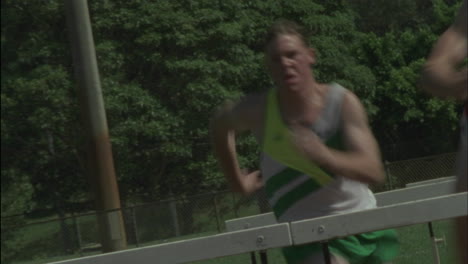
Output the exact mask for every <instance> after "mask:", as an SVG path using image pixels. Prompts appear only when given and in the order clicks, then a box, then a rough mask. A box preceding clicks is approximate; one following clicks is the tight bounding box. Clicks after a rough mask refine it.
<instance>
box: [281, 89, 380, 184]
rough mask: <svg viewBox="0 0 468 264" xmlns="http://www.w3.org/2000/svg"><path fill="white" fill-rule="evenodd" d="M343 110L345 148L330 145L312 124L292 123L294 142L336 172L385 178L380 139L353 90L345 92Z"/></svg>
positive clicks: (313, 159)
mask: <svg viewBox="0 0 468 264" xmlns="http://www.w3.org/2000/svg"><path fill="white" fill-rule="evenodd" d="M342 113H343V115H342V117H343V123H344V128H343V130H344V140H345V144H346V151H339V150H335V149H331V148H329V147H327V146H326V145H325V144H323V143H322V142H321V140H320V139H319V137H318V136H317V135H316V134H315V133H314V132H312V131H311V130H310V128H308V127H305V126H303V125H298V124H292V125H290V126H289V128H290V130H291V133H292V141H293V143H294V144H295V146H296V148H297V149H298V150H299V151H300V152H301V153H302V154H303V155H304V156H305V157H306V158H307V159H309V160H310V161H311V162H314V163H316V164H317V165H319V166H321V167H322V168H324V169H326V170H327V171H330V172H331V173H333V174H336V175H340V176H343V177H346V178H350V179H353V180H356V181H360V182H364V183H381V182H383V181H384V180H385V175H384V173H383V168H382V163H381V161H380V152H379V148H378V145H377V142H376V140H375V139H374V136H373V135H372V132H371V131H370V129H369V125H368V123H367V116H366V113H365V111H364V107H363V106H362V105H361V103H360V102H359V99H358V98H357V97H356V96H355V95H354V94H352V93H351V92H348V93H347V94H346V95H345V99H344V103H343V109H342Z"/></svg>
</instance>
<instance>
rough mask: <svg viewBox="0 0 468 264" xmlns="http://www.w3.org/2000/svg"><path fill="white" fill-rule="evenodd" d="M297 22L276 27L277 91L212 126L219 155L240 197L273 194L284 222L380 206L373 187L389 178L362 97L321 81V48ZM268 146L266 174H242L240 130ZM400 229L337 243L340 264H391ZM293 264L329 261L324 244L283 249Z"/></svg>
mask: <svg viewBox="0 0 468 264" xmlns="http://www.w3.org/2000/svg"><path fill="white" fill-rule="evenodd" d="M301 32H302V30H301V28H300V27H299V26H298V25H296V24H295V23H293V22H289V21H279V22H277V23H275V24H274V25H273V26H272V27H271V29H270V31H269V33H268V35H267V39H266V48H265V53H266V61H267V66H268V70H269V72H270V74H271V77H272V78H273V80H274V82H275V85H276V88H274V89H270V90H269V91H267V92H265V93H263V94H257V95H249V96H247V97H246V98H245V99H243V100H241V101H240V102H238V103H235V104H225V105H224V106H222V107H221V109H220V110H219V111H218V112H217V114H215V116H214V118H213V120H212V123H211V129H212V135H213V141H214V151H215V155H216V156H217V158H218V160H219V163H220V165H221V169H222V172H223V173H224V175H225V176H226V178H227V179H228V181H229V182H230V184H231V186H232V189H233V190H234V191H237V192H240V193H243V194H250V193H253V192H255V191H257V190H258V189H259V188H265V191H266V193H267V195H268V198H269V202H270V204H271V207H272V208H273V211H274V214H275V215H276V218H277V220H278V222H290V221H297V220H301V219H307V218H313V217H320V216H325V215H332V214H339V213H347V212H353V211H359V210H365V209H370V208H375V207H376V200H375V197H374V195H373V194H372V192H371V191H370V190H369V188H368V186H367V184H369V183H382V182H383V181H384V180H385V176H384V172H383V167H382V163H381V160H380V151H379V149H378V145H377V143H376V140H375V138H374V136H373V134H372V132H371V130H370V128H369V125H368V120H367V115H366V113H365V110H364V107H363V106H362V104H361V102H360V101H359V99H358V98H357V97H356V95H354V94H353V93H352V92H351V91H349V90H347V89H345V88H343V87H342V86H340V85H339V84H337V83H331V84H325V83H319V82H317V81H316V80H315V78H314V75H313V71H312V66H313V65H314V64H315V60H316V57H315V50H314V49H313V48H311V47H309V46H308V45H307V43H306V41H305V37H304V35H303V34H302V33H301ZM243 130H250V131H251V132H252V133H253V134H254V136H255V137H256V139H257V140H258V142H259V144H260V145H261V146H262V151H263V154H262V157H261V164H260V167H261V168H260V171H254V172H251V173H242V170H241V168H240V167H239V164H238V160H237V152H236V147H235V134H236V132H239V131H243ZM398 248H399V245H398V242H397V238H396V235H395V232H394V231H393V230H384V231H378V232H371V233H366V234H360V235H356V236H350V237H347V238H343V239H336V240H333V241H330V242H329V249H330V252H331V260H332V263H334V264H338V263H339V264H345V263H346V264H348V263H349V264H354V263H375V264H378V263H387V262H388V261H391V259H392V258H393V257H394V256H395V255H396V254H397V252H398ZM283 253H284V256H285V258H286V259H287V261H288V263H289V264H292V263H301V264H305V263H314V264H316V263H324V256H323V253H322V251H321V246H320V244H309V245H303V246H294V247H289V248H285V249H283Z"/></svg>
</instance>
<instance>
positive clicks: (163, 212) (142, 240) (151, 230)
mask: <svg viewBox="0 0 468 264" xmlns="http://www.w3.org/2000/svg"><path fill="white" fill-rule="evenodd" d="M455 156H456V154H455V153H447V154H442V155H437V156H430V157H424V158H420V159H412V160H405V161H398V162H392V163H387V164H385V169H386V173H387V178H388V180H387V183H386V184H385V185H382V186H376V187H372V189H373V190H374V192H379V191H386V190H392V189H397V188H403V187H405V185H406V184H407V183H411V182H418V181H423V180H429V179H434V178H440V177H446V176H452V175H454V173H453V172H454V164H455ZM269 211H271V209H270V207H269V205H268V202H267V199H266V196H265V194H264V193H263V192H259V193H257V194H256V195H253V196H250V197H242V196H240V195H236V194H233V193H232V192H229V191H220V192H213V193H208V194H202V195H197V196H191V197H186V198H182V199H173V200H166V201H160V202H155V203H148V204H142V205H135V206H131V207H127V208H123V209H122V215H123V218H124V223H125V230H126V232H127V242H128V247H129V248H133V247H141V246H147V245H153V244H158V243H166V242H171V241H176V240H182V239H188V238H193V237H199V236H206V235H213V234H217V233H220V232H223V231H224V230H225V226H224V223H225V221H226V220H229V219H233V218H238V217H245V216H250V215H255V214H259V213H265V212H269ZM4 221H6V222H8V225H6V224H5V223H6V222H5V223H2V259H3V260H2V263H45V262H50V261H55V260H60V259H67V258H73V257H80V256H87V255H92V254H99V253H100V252H101V247H100V244H99V235H98V229H97V227H98V223H97V216H96V213H95V212H89V213H86V214H80V215H67V216H66V217H62V218H60V219H56V218H55V219H50V220H47V219H46V220H44V221H41V222H31V223H28V222H27V219H26V220H25V219H24V216H17V219H12V218H8V219H3V218H2V222H4ZM21 223H22V224H21ZM425 228H426V227H425V226H424V225H418V226H414V227H411V226H410V227H405V228H400V230H403V231H402V232H400V233H401V234H402V241H403V242H402V248H403V250H402V254H400V257H399V261H397V262H396V263H415V262H411V259H413V260H414V258H413V257H411V255H414V254H423V255H424V254H425V255H429V256H430V255H431V245H430V244H428V245H426V244H427V243H426V242H427V241H429V240H428V239H429V238H428V235H427V232H426V231H424V229H425ZM419 229H421V230H419ZM408 230H409V231H408ZM436 230H442V231H441V234H440V236H441V238H444V239H443V241H444V243H441V244H440V246H441V248H442V249H443V250H445V251H447V250H446V248H447V241H448V239H446V238H447V237H448V236H449V235H448V233H447V232H448V230H451V228H447V224H446V223H445V222H444V223H441V224H437V225H436ZM411 233H414V234H413V235H410V236H408V234H411ZM418 241H420V242H421V243H420V242H418ZM422 241H426V242H422ZM5 243H14V247H12V246H9V247H8V249H9V250H10V252H4V248H3V245H4V244H5ZM445 251H444V252H445ZM4 254H5V255H7V254H9V257H5V258H4V257H3V255H4ZM447 254H448V253H447ZM271 263H275V262H271ZM443 263H444V262H443ZM447 263H448V262H447Z"/></svg>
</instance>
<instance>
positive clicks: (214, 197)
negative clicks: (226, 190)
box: [213, 193, 221, 233]
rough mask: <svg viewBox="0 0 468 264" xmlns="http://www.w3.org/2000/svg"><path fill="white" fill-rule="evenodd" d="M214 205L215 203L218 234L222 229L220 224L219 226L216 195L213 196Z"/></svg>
mask: <svg viewBox="0 0 468 264" xmlns="http://www.w3.org/2000/svg"><path fill="white" fill-rule="evenodd" d="M213 203H214V207H215V214H216V226H217V227H218V233H221V228H220V224H219V210H218V203H217V202H216V193H214V194H213Z"/></svg>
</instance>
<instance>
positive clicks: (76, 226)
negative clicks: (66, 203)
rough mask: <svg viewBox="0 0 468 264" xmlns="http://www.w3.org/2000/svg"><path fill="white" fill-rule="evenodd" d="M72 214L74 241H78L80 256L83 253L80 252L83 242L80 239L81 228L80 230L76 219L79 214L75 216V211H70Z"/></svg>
mask: <svg viewBox="0 0 468 264" xmlns="http://www.w3.org/2000/svg"><path fill="white" fill-rule="evenodd" d="M72 216H73V226H74V227H75V235H76V242H77V243H78V254H79V255H80V256H82V255H83V254H82V253H81V248H82V246H83V243H82V241H81V230H80V224H79V221H78V217H79V216H75V213H72Z"/></svg>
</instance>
